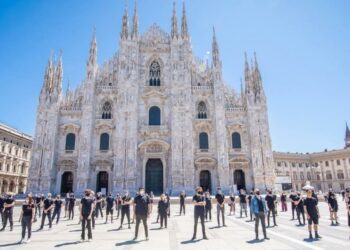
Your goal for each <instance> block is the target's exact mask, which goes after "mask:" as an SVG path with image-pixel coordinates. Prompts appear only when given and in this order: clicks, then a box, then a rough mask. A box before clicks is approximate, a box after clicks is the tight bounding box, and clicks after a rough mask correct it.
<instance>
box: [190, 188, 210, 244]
mask: <svg viewBox="0 0 350 250" xmlns="http://www.w3.org/2000/svg"><path fill="white" fill-rule="evenodd" d="M192 202H193V205H194V229H193V237H192V241H193V240H195V239H196V236H197V225H198V219H200V220H201V225H202V234H203V239H204V240H207V239H208V238H207V235H206V234H205V226H204V212H205V197H204V195H203V188H202V187H197V188H196V194H195V195H194V196H193V198H192Z"/></svg>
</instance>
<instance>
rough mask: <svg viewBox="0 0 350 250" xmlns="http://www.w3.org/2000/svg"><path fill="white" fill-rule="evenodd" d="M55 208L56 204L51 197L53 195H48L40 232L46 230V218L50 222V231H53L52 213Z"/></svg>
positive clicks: (44, 204) (44, 205)
mask: <svg viewBox="0 0 350 250" xmlns="http://www.w3.org/2000/svg"><path fill="white" fill-rule="evenodd" d="M53 208H54V203H53V200H52V195H51V193H48V194H47V198H46V199H45V200H44V203H43V214H42V216H41V226H40V228H39V230H42V229H43V228H44V224H45V219H46V217H47V219H48V220H49V229H51V227H52V213H51V211H52V209H53Z"/></svg>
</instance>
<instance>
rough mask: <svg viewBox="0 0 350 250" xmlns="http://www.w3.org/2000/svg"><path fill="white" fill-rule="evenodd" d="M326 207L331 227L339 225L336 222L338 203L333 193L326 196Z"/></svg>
mask: <svg viewBox="0 0 350 250" xmlns="http://www.w3.org/2000/svg"><path fill="white" fill-rule="evenodd" d="M328 206H329V213H330V218H331V221H332V224H331V225H332V226H334V225H339V222H338V215H337V213H338V201H337V198H336V196H335V193H334V192H329V195H328Z"/></svg>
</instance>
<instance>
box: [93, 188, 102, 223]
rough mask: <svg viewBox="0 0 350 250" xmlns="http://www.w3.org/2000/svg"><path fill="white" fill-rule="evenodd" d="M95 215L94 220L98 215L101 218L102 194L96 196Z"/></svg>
mask: <svg viewBox="0 0 350 250" xmlns="http://www.w3.org/2000/svg"><path fill="white" fill-rule="evenodd" d="M95 213H96V219H97V218H98V213H100V215H101V218H103V212H102V194H101V193H97V196H96V209H95Z"/></svg>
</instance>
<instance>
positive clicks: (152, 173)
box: [146, 159, 164, 195]
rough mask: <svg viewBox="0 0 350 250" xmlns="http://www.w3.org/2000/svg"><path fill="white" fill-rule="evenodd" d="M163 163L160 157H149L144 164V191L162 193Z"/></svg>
mask: <svg viewBox="0 0 350 250" xmlns="http://www.w3.org/2000/svg"><path fill="white" fill-rule="evenodd" d="M163 182H164V181H163V163H162V161H161V160H160V159H149V160H148V161H147V164H146V192H147V193H150V192H151V191H152V192H153V193H154V194H155V195H160V194H162V193H163Z"/></svg>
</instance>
